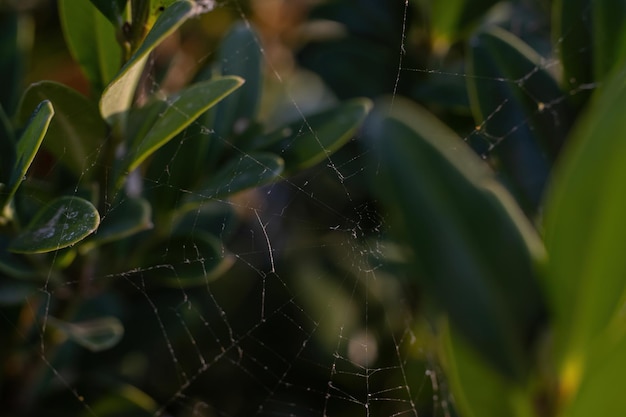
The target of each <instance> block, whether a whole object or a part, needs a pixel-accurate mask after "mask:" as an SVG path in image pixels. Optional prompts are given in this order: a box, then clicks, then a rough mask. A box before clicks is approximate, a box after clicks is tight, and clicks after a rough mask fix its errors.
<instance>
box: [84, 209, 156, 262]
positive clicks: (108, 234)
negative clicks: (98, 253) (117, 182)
mask: <svg viewBox="0 0 626 417" xmlns="http://www.w3.org/2000/svg"><path fill="white" fill-rule="evenodd" d="M151 215H152V209H151V206H150V203H148V201H146V200H145V199H143V198H128V199H126V200H124V201H121V202H120V203H119V204H116V205H113V206H112V207H111V208H110V209H109V211H108V212H107V213H106V214H105V215H103V216H102V219H101V222H100V226H99V227H98V231H97V233H94V234H92V235H91V236H90V237H89V240H86V241H85V242H84V244H83V245H82V247H81V250H83V251H85V250H88V249H91V248H92V247H94V246H98V245H102V244H103V243H107V242H112V241H115V240H120V239H123V238H125V237H128V236H132V235H134V234H135V233H138V232H141V231H143V230H148V229H151V228H152V226H153V225H152V219H151Z"/></svg>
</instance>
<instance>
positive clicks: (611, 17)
mask: <svg viewBox="0 0 626 417" xmlns="http://www.w3.org/2000/svg"><path fill="white" fill-rule="evenodd" d="M589 6H590V7H591V16H592V22H593V32H592V33H593V54H592V56H593V73H594V78H595V80H596V81H603V80H605V79H606V78H607V75H609V74H610V72H611V70H613V69H614V67H615V64H622V63H624V62H625V61H624V60H625V59H626V49H624V48H622V47H623V46H624V45H626V42H625V41H624V36H625V35H626V0H593V1H590V2H589Z"/></svg>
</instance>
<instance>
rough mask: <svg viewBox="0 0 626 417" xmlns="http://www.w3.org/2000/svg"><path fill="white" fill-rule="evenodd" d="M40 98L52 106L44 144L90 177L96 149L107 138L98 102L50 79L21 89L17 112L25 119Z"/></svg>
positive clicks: (66, 162) (82, 173) (57, 156)
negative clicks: (51, 116)
mask: <svg viewBox="0 0 626 417" xmlns="http://www.w3.org/2000/svg"><path fill="white" fill-rule="evenodd" d="M42 100H49V101H50V102H51V103H52V105H53V106H54V111H55V117H54V119H53V120H52V122H51V123H50V127H49V128H48V133H47V134H46V141H45V142H44V144H43V146H44V147H45V148H46V149H47V150H48V151H50V152H51V153H52V154H53V155H54V156H55V157H56V158H57V159H58V160H59V162H61V163H62V164H64V165H65V166H66V167H67V168H69V169H70V170H71V171H72V172H73V173H74V175H76V176H77V177H79V176H83V177H86V178H87V179H88V178H89V177H90V174H91V170H89V169H87V168H89V167H90V166H91V165H93V164H94V163H95V159H96V158H97V156H98V149H99V147H100V146H102V144H103V142H104V141H105V140H106V138H107V133H108V130H107V125H106V123H105V122H104V120H102V118H101V117H100V112H99V111H98V106H97V105H96V104H95V103H94V102H92V101H90V100H88V99H87V98H85V97H84V96H83V95H82V94H80V93H78V92H77V91H75V90H73V89H71V88H69V87H66V86H65V85H63V84H59V83H55V82H53V81H41V82H38V83H35V84H32V85H31V86H30V87H29V88H28V89H27V90H26V92H25V93H24V96H23V98H22V101H21V103H20V110H19V116H20V119H21V120H25V119H26V118H27V117H28V115H29V114H30V113H31V111H32V109H33V108H35V106H36V105H37V103H40V102H41V101H42Z"/></svg>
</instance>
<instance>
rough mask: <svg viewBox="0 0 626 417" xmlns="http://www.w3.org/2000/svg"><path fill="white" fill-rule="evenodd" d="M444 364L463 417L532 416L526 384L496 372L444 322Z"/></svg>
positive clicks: (531, 402)
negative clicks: (523, 384) (517, 382)
mask: <svg viewBox="0 0 626 417" xmlns="http://www.w3.org/2000/svg"><path fill="white" fill-rule="evenodd" d="M440 334H441V338H442V353H443V365H444V369H445V372H446V378H447V381H448V383H449V384H450V388H451V389H452V394H453V395H454V405H455V408H456V409H457V410H458V411H459V412H460V415H462V416H464V417H500V416H510V417H533V416H535V415H536V414H535V413H533V401H532V398H531V397H530V395H528V393H527V392H525V388H524V386H522V385H520V384H516V383H515V382H512V381H511V380H509V379H507V378H504V377H503V376H502V375H501V374H499V373H497V372H495V371H494V370H493V368H492V367H490V366H489V365H488V364H487V363H485V360H484V358H482V357H481V356H480V355H478V354H476V352H475V351H474V350H473V349H472V348H471V347H470V346H469V345H468V344H467V343H466V341H465V340H464V339H463V337H459V335H458V334H455V332H454V331H453V330H452V329H451V328H450V326H448V325H444V326H443V329H442V330H441V333H440Z"/></svg>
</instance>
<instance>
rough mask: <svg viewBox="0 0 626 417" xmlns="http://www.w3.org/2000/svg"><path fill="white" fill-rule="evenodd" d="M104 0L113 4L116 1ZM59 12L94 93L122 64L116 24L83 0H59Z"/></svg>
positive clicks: (96, 93)
mask: <svg viewBox="0 0 626 417" xmlns="http://www.w3.org/2000/svg"><path fill="white" fill-rule="evenodd" d="M101 3H102V2H101ZM107 3H108V4H109V5H111V7H113V5H115V4H116V3H117V1H116V0H111V1H108V2H107ZM59 14H60V19H61V27H62V28H63V35H64V36H65V42H66V44H67V46H68V48H69V50H70V53H71V54H72V57H73V58H74V60H75V61H76V62H77V63H78V65H80V68H81V69H82V71H83V73H84V74H85V76H86V77H87V79H88V80H89V83H90V85H91V89H92V93H93V94H94V96H97V95H99V94H100V92H101V91H102V90H103V89H104V87H105V86H106V85H107V84H108V83H109V82H110V81H111V80H112V79H113V77H114V76H115V74H116V73H117V71H118V70H119V68H120V66H121V65H122V50H121V48H120V45H119V44H118V42H117V39H116V36H115V27H114V26H113V25H112V24H111V22H109V21H108V20H107V18H106V17H105V16H104V15H103V14H102V13H101V12H100V11H98V9H96V7H94V5H93V4H92V3H91V2H88V1H84V0H81V1H75V0H59Z"/></svg>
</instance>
